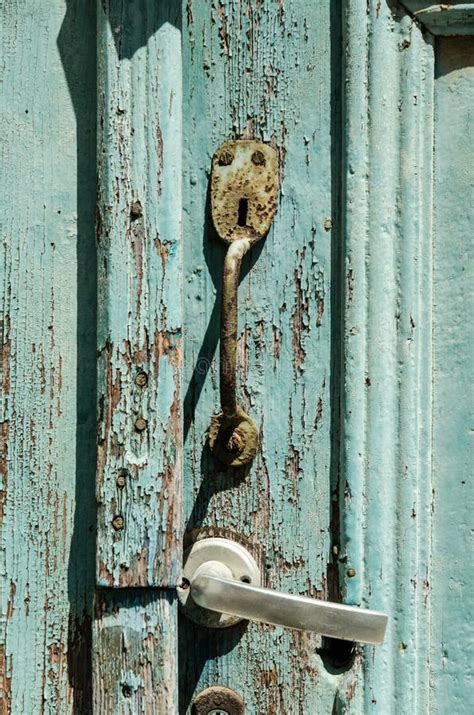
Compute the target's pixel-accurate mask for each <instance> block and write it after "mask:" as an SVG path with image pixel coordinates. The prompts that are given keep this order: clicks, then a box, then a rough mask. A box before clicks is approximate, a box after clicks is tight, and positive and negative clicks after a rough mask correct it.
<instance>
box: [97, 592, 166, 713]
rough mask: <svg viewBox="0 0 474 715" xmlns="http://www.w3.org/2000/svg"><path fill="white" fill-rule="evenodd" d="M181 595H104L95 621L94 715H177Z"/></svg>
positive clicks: (101, 594) (124, 593)
mask: <svg viewBox="0 0 474 715" xmlns="http://www.w3.org/2000/svg"><path fill="white" fill-rule="evenodd" d="M176 619H177V608H176V595H175V593H174V592H173V591H166V590H163V589H147V590H136V589H126V590H121V591H112V590H110V589H107V590H101V592H100V595H99V598H98V600H97V606H96V613H95V621H94V643H95V649H96V653H97V657H96V659H95V662H94V712H95V713H98V714H99V713H100V714H101V715H102V714H103V715H106V714H108V713H110V714H111V715H112V714H113V715H134V714H135V713H143V715H174V714H175V713H177V712H178V697H177V685H178V683H177V678H176V672H177V658H178V653H177V638H176V632H177V623H176Z"/></svg>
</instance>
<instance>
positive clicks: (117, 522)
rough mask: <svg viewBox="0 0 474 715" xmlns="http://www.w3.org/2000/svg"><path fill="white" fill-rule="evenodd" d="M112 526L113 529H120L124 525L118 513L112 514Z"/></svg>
mask: <svg viewBox="0 0 474 715" xmlns="http://www.w3.org/2000/svg"><path fill="white" fill-rule="evenodd" d="M112 526H113V527H114V529H115V531H121V530H122V529H123V527H124V526H125V522H124V520H123V516H121V515H120V514H117V516H114V518H113V519H112Z"/></svg>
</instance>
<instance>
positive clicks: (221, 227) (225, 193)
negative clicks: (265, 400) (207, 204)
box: [209, 140, 278, 467]
mask: <svg viewBox="0 0 474 715" xmlns="http://www.w3.org/2000/svg"><path fill="white" fill-rule="evenodd" d="M277 194H278V160H277V154H276V151H275V150H274V149H273V148H272V147H270V146H267V145H266V144H263V143H262V142H259V141H254V140H239V141H227V142H225V143H224V144H222V146H221V147H220V148H219V149H218V150H217V151H216V153H215V154H214V157H213V160H212V178H211V209H212V219H213V222H214V226H215V228H216V231H217V233H218V234H219V236H220V238H221V239H222V240H223V241H224V242H225V243H226V244H227V245H228V249H227V253H226V257H225V260H224V274H223V282H222V310H221V340H220V398H221V410H222V411H221V412H220V413H219V414H218V415H214V416H213V418H212V421H211V427H210V430H209V445H210V447H211V450H212V451H213V453H214V454H215V455H216V456H217V458H218V459H219V460H220V461H221V462H223V463H224V464H226V465H228V466H233V467H237V466H241V465H243V464H247V463H248V462H250V461H251V460H252V459H253V457H254V456H255V454H256V452H257V446H258V433H257V428H256V425H255V423H254V421H253V420H252V419H251V418H250V417H249V416H248V415H247V414H245V412H244V411H243V410H242V408H241V407H239V406H238V405H237V397H236V358H237V293H238V284H239V275H240V266H241V263H242V258H243V257H244V255H245V254H246V253H247V251H249V250H250V248H251V246H253V244H254V243H256V242H257V241H259V240H260V239H261V238H263V237H264V236H265V234H266V233H267V232H268V229H269V228H270V225H271V222H272V219H273V216H274V215H275V211H276V201H277Z"/></svg>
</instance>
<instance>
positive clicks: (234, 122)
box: [180, 0, 339, 713]
mask: <svg viewBox="0 0 474 715" xmlns="http://www.w3.org/2000/svg"><path fill="white" fill-rule="evenodd" d="M335 12H336V8H335ZM184 21H185V22H184V27H183V43H184V62H183V66H184V98H185V99H184V106H185V107H186V112H185V115H184V136H185V154H184V157H185V158H184V162H185V163H184V176H185V183H184V187H185V215H184V235H185V305H186V314H185V335H186V345H185V354H186V356H187V357H186V364H185V386H186V396H185V415H184V417H185V434H186V443H185V472H186V475H187V477H186V480H185V485H184V511H185V520H186V527H187V536H186V538H187V540H188V541H189V540H190V539H191V538H193V536H194V535H195V533H196V532H195V530H198V531H199V530H200V531H201V533H211V532H214V533H216V532H217V533H226V530H231V531H233V532H236V533H237V534H239V535H240V536H241V537H243V538H247V539H248V541H249V543H250V547H251V548H253V550H254V552H255V553H256V554H257V555H258V557H259V560H260V562H261V563H262V567H263V571H264V573H265V580H266V583H267V584H268V585H269V586H273V587H274V588H279V589H281V590H283V591H288V592H292V593H306V594H312V595H317V594H319V595H321V596H323V597H324V596H327V593H328V586H327V564H328V560H329V558H330V557H329V553H330V533H329V522H330V519H331V509H330V503H331V491H330V489H331V487H330V483H331V474H330V463H331V452H330V430H331V403H330V391H331V371H330V370H331V347H330V344H331V290H332V283H331V281H332V273H331V271H332V268H331V263H332V260H333V247H332V244H333V242H334V243H337V238H336V236H337V228H336V229H334V228H333V224H334V222H335V219H336V217H335V216H333V213H332V212H333V196H332V190H331V189H332V186H331V184H332V175H331V151H332V150H334V146H331V132H332V130H333V127H332V126H331V106H332V101H334V96H333V98H332V99H331V74H330V68H331V60H332V59H334V58H331V50H333V52H334V55H335V56H336V57H337V53H338V51H339V48H338V47H337V32H335V35H334V36H335V42H336V46H335V47H334V48H332V46H331V32H330V23H331V17H330V3H329V2H326V1H324V2H318V3H310V4H308V3H300V2H291V1H290V2H285V3H276V2H273V3H235V2H232V1H231V0H222V1H221V2H219V3H204V2H187V3H186V14H185V16H184ZM335 72H337V69H336V70H335ZM239 137H244V138H245V137H247V138H252V137H255V138H259V139H263V140H264V141H266V142H270V143H271V144H272V145H273V146H275V147H276V148H277V149H278V151H279V156H280V161H281V178H282V185H281V194H280V199H279V205H278V213H277V216H276V218H275V220H274V223H273V228H272V229H271V230H270V233H269V235H268V236H267V238H266V239H265V240H264V241H262V242H260V243H259V244H258V246H256V247H255V248H253V249H252V250H251V252H250V254H249V255H248V257H247V259H246V260H245V261H244V265H243V269H242V275H243V277H242V280H241V283H240V288H239V303H240V307H239V311H240V314H239V323H238V370H239V400H240V403H241V404H242V406H243V409H245V411H246V412H247V413H248V414H249V415H250V416H251V417H252V419H254V420H255V421H256V423H257V425H258V429H259V433H260V445H261V447H260V452H259V454H258V455H257V457H256V458H255V460H254V463H253V464H252V466H251V469H250V470H249V473H248V474H240V475H238V474H237V475H236V473H235V472H232V471H225V470H223V468H222V466H221V465H219V464H217V463H215V462H214V461H213V460H212V458H211V456H210V454H209V451H208V449H207V446H206V433H207V430H208V428H209V424H210V418H211V415H212V414H213V413H214V412H216V411H218V410H219V385H218V374H219V371H218V354H217V353H218V351H216V347H217V343H218V336H219V314H220V294H221V279H222V269H223V259H224V250H225V247H224V246H223V244H222V242H220V241H219V239H218V238H217V237H216V236H215V233H214V232H213V230H212V228H211V220H210V215H209V206H208V205H207V193H208V180H209V172H210V167H211V157H212V154H213V152H214V151H215V150H216V149H217V147H218V146H219V145H220V144H221V143H222V142H223V141H224V140H226V139H229V138H239ZM337 181H338V180H337V178H334V183H335V185H337ZM335 478H336V477H335ZM203 530H204V531H203ZM219 530H224V531H219ZM319 644H320V638H318V637H317V636H314V635H308V634H301V633H297V632H291V631H289V630H284V629H282V628H274V627H271V626H262V625H256V624H249V626H248V628H247V629H245V628H242V629H239V628H237V629H231V630H230V631H227V632H222V631H221V632H215V631H211V630H204V629H199V628H197V627H194V626H193V625H192V624H191V623H190V622H188V621H186V620H184V619H183V622H182V628H181V641H180V658H181V664H180V673H181V675H180V677H181V682H180V698H181V700H180V712H183V713H184V712H186V709H187V707H188V706H189V704H190V702H191V699H192V695H193V693H194V692H197V691H199V690H201V689H203V688H205V687H206V686H208V685H215V684H220V685H224V686H228V687H231V688H233V689H234V690H235V691H237V692H238V693H240V694H241V695H242V696H243V697H244V699H245V701H246V706H247V709H248V712H249V713H257V712H258V713H266V712H275V713H276V712H281V713H283V712H285V713H291V712H295V713H296V712H308V713H311V712H331V710H332V707H333V704H334V698H335V695H334V693H335V689H336V688H337V684H338V680H337V678H332V676H330V675H329V674H328V673H326V672H325V669H324V666H323V665H322V662H321V659H320V657H319V656H318V655H317V654H316V649H317V647H318V645H319Z"/></svg>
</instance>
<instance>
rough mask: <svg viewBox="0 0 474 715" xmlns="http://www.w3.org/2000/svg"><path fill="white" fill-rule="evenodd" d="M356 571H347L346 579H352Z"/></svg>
mask: <svg viewBox="0 0 474 715" xmlns="http://www.w3.org/2000/svg"><path fill="white" fill-rule="evenodd" d="M356 573H357V571H356V570H355V569H347V571H346V574H347V577H348V578H354V576H355V575H356Z"/></svg>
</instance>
